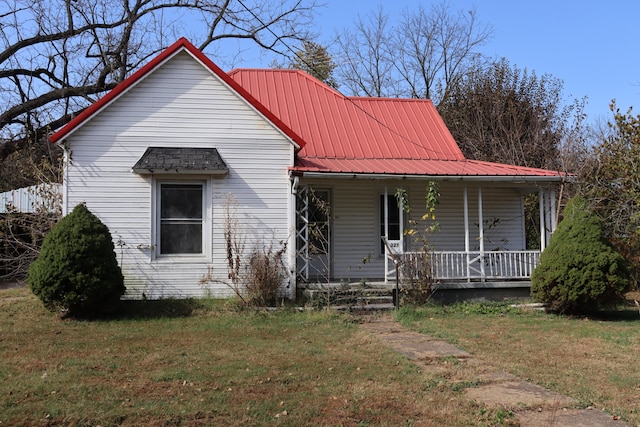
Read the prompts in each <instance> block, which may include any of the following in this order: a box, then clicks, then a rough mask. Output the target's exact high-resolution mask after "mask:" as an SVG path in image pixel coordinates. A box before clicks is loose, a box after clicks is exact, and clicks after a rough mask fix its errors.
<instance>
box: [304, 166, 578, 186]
mask: <svg viewBox="0 0 640 427" xmlns="http://www.w3.org/2000/svg"><path fill="white" fill-rule="evenodd" d="M292 174H293V175H298V176H302V177H304V178H336V179H371V180H373V179H387V180H388V179H395V180H398V179H400V180H407V179H411V180H438V181H471V182H511V183H522V184H526V183H556V182H557V183H560V182H564V181H571V180H573V176H572V175H552V176H525V175H517V176H516V175H417V174H391V173H359V172H313V171H299V170H295V169H292Z"/></svg>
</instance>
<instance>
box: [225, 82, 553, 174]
mask: <svg viewBox="0 0 640 427" xmlns="http://www.w3.org/2000/svg"><path fill="white" fill-rule="evenodd" d="M229 76H230V77H231V78H232V79H233V80H235V81H236V82H237V83H239V84H240V85H241V86H242V87H243V88H244V89H245V90H246V91H247V92H249V93H250V94H251V95H252V96H253V97H255V98H256V99H257V100H258V101H259V102H260V103H261V104H262V105H264V106H265V107H266V108H267V109H268V110H269V111H271V112H273V114H275V115H276V116H277V117H278V118H279V119H280V120H282V122H283V123H285V124H286V125H287V126H289V127H290V128H291V129H292V130H293V131H294V132H295V133H296V134H298V135H300V137H301V138H302V139H303V140H304V142H305V145H304V147H303V148H302V149H301V150H300V151H299V152H298V153H297V154H296V159H295V164H294V165H293V167H292V168H291V171H292V172H293V173H298V174H302V175H305V176H311V175H314V174H324V175H325V176H326V175H328V174H339V175H343V176H353V175H372V176H369V177H370V178H375V177H376V176H377V177H379V176H380V175H383V176H387V175H395V176H406V177H450V178H453V177H456V178H465V179H470V180H488V179H496V180H505V179H508V180H511V181H518V180H521V181H523V182H527V181H548V182H552V181H560V180H562V179H563V175H564V174H562V173H560V172H558V171H551V170H543V169H535V168H528V167H521V166H513V165H506V164H499V163H490V162H482V161H475V160H468V159H465V157H464V155H463V154H462V151H461V150H460V148H459V147H458V144H457V143H456V141H455V140H454V139H453V136H452V135H451V133H450V132H449V129H448V128H447V126H446V125H445V123H444V121H443V120H442V118H441V117H440V115H439V114H438V112H437V111H436V108H435V106H434V105H433V103H432V102H431V101H430V100H426V99H398V98H365V97H347V96H344V95H343V94H341V93H340V92H338V91H337V90H335V89H333V88H331V87H329V86H327V85H326V84H324V83H322V82H320V81H319V80H317V79H315V78H313V77H311V76H310V75H308V74H306V73H304V72H302V71H300V70H284V69H238V70H233V71H231V72H230V73H229Z"/></svg>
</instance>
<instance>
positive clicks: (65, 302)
mask: <svg viewBox="0 0 640 427" xmlns="http://www.w3.org/2000/svg"><path fill="white" fill-rule="evenodd" d="M114 249H115V248H114V244H113V240H112V238H111V233H110V232H109V229H108V228H107V226H106V225H105V224H104V223H102V221H100V219H99V218H98V217H96V216H95V215H94V214H93V213H91V212H90V211H89V209H87V207H86V206H85V205H84V204H80V205H78V206H76V207H75V208H74V209H73V212H71V213H70V214H69V215H67V216H65V217H64V218H62V219H61V220H60V221H59V222H58V223H57V224H56V225H55V226H54V227H53V228H52V230H51V231H50V232H49V234H47V236H46V237H45V239H44V242H43V243H42V249H41V251H40V255H39V256H38V258H37V259H36V261H35V262H34V263H33V264H32V265H31V267H30V268H29V279H28V281H29V286H30V288H31V290H32V291H33V293H34V294H35V295H36V296H37V297H38V298H40V300H41V301H42V302H43V303H44V305H45V306H46V307H47V308H49V309H50V310H63V311H66V312H67V315H69V316H79V317H91V316H96V315H98V314H100V313H102V312H106V311H108V310H110V309H112V308H113V306H114V305H115V304H117V302H118V301H119V300H120V296H122V295H123V294H124V292H125V286H124V278H123V276H122V272H121V270H120V267H119V266H118V262H117V259H116V254H115V250H114Z"/></svg>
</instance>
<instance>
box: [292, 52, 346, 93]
mask: <svg viewBox="0 0 640 427" xmlns="http://www.w3.org/2000/svg"><path fill="white" fill-rule="evenodd" d="M289 68H294V69H297V70H302V71H305V72H306V73H308V74H310V75H312V76H313V77H315V78H316V79H318V80H320V81H321V82H324V83H326V84H327V85H329V86H331V87H332V88H334V89H337V88H338V82H337V81H336V79H335V78H334V77H333V70H334V69H335V68H336V64H335V63H334V62H333V58H332V57H331V55H330V54H329V52H327V49H326V48H325V47H324V46H322V45H321V44H319V43H316V42H312V41H310V40H304V41H303V42H302V47H301V48H299V49H297V50H296V52H295V57H294V58H293V61H291V63H290V64H289Z"/></svg>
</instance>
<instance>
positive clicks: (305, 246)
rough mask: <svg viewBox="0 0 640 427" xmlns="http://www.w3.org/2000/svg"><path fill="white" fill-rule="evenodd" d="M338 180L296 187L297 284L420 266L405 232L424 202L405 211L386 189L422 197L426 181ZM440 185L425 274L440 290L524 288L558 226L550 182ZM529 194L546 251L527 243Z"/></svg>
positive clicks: (382, 283) (371, 279)
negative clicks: (535, 200) (526, 202)
mask: <svg viewBox="0 0 640 427" xmlns="http://www.w3.org/2000/svg"><path fill="white" fill-rule="evenodd" d="M344 182H345V181H343V180H324V181H316V182H314V184H316V185H314V187H311V186H307V185H301V186H299V187H294V188H295V189H296V191H295V192H294V194H295V195H296V203H295V211H294V212H295V218H296V227H295V231H296V232H295V239H294V241H293V244H294V245H295V248H296V251H295V252H294V259H293V260H292V264H293V265H295V267H296V269H295V273H296V283H297V287H299V288H300V289H314V285H315V284H316V283H317V284H319V285H320V287H326V286H329V285H335V286H338V287H339V286H341V285H349V284H352V285H357V284H358V283H366V284H367V285H371V286H373V285H375V286H379V287H390V288H391V287H394V286H395V285H396V266H405V268H406V266H414V267H413V269H414V271H416V270H415V268H418V267H417V266H416V264H417V263H418V262H423V261H422V260H423V259H424V257H425V254H424V253H422V252H420V251H419V250H418V249H417V247H416V245H415V242H414V240H415V239H414V238H413V237H411V236H409V235H407V234H406V233H405V232H404V231H405V230H406V228H407V227H405V224H409V221H412V220H413V219H415V218H420V217H422V216H423V215H424V210H423V209H420V208H421V207H420V206H419V205H417V206H416V207H415V209H414V210H412V211H411V213H409V214H408V213H406V212H403V210H402V209H401V206H400V205H401V203H399V202H398V200H397V198H396V196H395V194H394V191H393V190H392V189H394V188H401V187H402V188H406V189H407V194H409V195H410V197H412V199H413V200H420V199H423V198H424V181H416V182H413V181H411V182H409V181H403V182H393V181H389V182H386V181H382V182H381V181H370V182H367V181H357V180H356V181H350V182H351V183H354V182H357V183H358V184H359V185H357V186H355V185H349V186H347V185H342V184H344ZM439 185H440V190H441V197H440V204H439V205H438V223H439V228H438V231H437V232H436V233H435V234H433V235H432V236H430V239H429V240H430V248H431V250H429V251H428V260H429V261H428V262H429V274H430V276H431V277H432V278H433V279H434V280H435V281H436V282H437V284H438V289H447V288H448V289H492V288H493V289H508V288H514V289H515V288H528V287H529V286H530V279H531V274H532V272H533V270H534V269H535V267H536V266H537V265H538V263H539V260H540V253H541V252H542V250H544V248H545V247H546V245H547V243H548V241H549V238H550V236H551V233H552V232H553V231H554V229H555V226H556V210H557V206H556V201H555V199H556V197H555V191H554V188H553V187H531V186H523V187H519V186H517V185H497V184H495V183H492V185H491V186H490V187H485V186H483V185H475V186H471V185H465V184H464V183H463V185H460V184H459V183H456V182H441V183H440V184H439ZM312 188H314V189H313V190H312ZM528 193H538V196H539V197H538V198H539V223H540V224H539V227H540V228H539V238H540V242H539V243H540V245H539V246H540V247H541V248H542V250H540V249H535V250H527V249H525V248H526V247H527V244H526V238H525V224H524V207H523V197H524V195H525V194H528ZM376 240H377V242H378V244H376V243H375V242H376ZM417 246H418V247H419V246H420V245H419V244H418V245H417ZM400 270H401V269H400ZM401 276H402V272H401ZM401 279H402V277H401ZM401 282H402V280H401Z"/></svg>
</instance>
